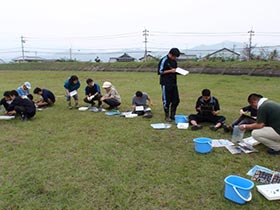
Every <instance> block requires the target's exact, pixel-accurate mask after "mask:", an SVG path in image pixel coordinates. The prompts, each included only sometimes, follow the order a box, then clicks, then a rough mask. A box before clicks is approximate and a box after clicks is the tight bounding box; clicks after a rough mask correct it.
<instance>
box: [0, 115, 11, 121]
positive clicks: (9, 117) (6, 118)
mask: <svg viewBox="0 0 280 210" xmlns="http://www.w3.org/2000/svg"><path fill="white" fill-rule="evenodd" d="M14 118H15V116H0V120H11V119H14Z"/></svg>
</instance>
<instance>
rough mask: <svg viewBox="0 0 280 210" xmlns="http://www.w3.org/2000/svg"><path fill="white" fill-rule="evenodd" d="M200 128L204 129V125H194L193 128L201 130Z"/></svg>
mask: <svg viewBox="0 0 280 210" xmlns="http://www.w3.org/2000/svg"><path fill="white" fill-rule="evenodd" d="M200 129H202V125H193V126H192V128H191V130H192V131H197V130H200Z"/></svg>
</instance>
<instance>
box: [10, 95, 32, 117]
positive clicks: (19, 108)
mask: <svg viewBox="0 0 280 210" xmlns="http://www.w3.org/2000/svg"><path fill="white" fill-rule="evenodd" d="M10 97H11V99H12V103H11V111H9V112H8V113H7V114H8V115H16V114H18V115H19V116H20V117H21V119H22V120H28V119H31V118H32V117H34V115H35V114H36V107H35V105H34V103H33V102H32V101H31V100H29V99H27V98H22V97H20V96H19V95H18V92H17V91H16V90H12V91H11V92H10Z"/></svg>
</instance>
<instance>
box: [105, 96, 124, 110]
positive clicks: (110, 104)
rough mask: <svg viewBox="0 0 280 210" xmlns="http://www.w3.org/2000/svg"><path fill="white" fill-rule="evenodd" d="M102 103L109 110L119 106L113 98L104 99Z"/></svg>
mask: <svg viewBox="0 0 280 210" xmlns="http://www.w3.org/2000/svg"><path fill="white" fill-rule="evenodd" d="M104 102H105V103H106V104H108V105H109V106H110V107H109V108H115V107H117V106H119V105H120V104H121V103H120V102H118V101H117V100H116V99H114V98H109V99H105V100H104Z"/></svg>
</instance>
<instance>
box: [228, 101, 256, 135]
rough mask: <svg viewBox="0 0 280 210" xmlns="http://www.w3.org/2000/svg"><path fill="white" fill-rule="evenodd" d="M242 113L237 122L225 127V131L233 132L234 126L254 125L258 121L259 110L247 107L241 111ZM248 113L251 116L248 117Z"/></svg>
mask: <svg viewBox="0 0 280 210" xmlns="http://www.w3.org/2000/svg"><path fill="white" fill-rule="evenodd" d="M239 113H240V115H241V116H240V117H239V118H238V119H237V120H235V121H234V122H233V123H232V124H231V125H223V128H224V131H225V132H227V133H228V132H232V131H233V128H234V126H238V125H244V124H253V123H255V122H256V119H257V113H258V111H257V109H255V108H254V107H252V106H250V105H249V106H245V107H243V108H242V109H240V111H239ZM247 113H250V116H249V115H247Z"/></svg>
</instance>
